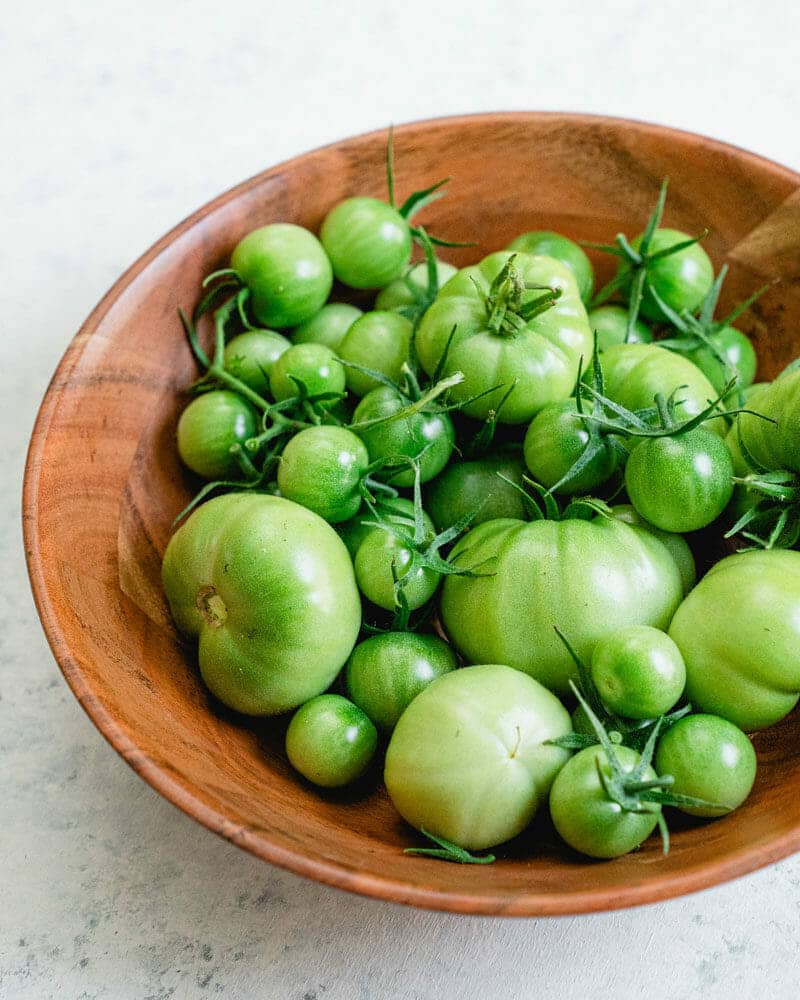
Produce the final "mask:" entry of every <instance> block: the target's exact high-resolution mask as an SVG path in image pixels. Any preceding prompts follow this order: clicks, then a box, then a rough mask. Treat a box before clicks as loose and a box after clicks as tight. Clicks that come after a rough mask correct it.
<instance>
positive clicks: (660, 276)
mask: <svg viewBox="0 0 800 1000" xmlns="http://www.w3.org/2000/svg"><path fill="white" fill-rule="evenodd" d="M641 239H642V238H641V236H637V237H636V239H634V240H631V246H632V247H633V248H634V250H638V249H639V245H640V243H641ZM688 239H691V237H690V236H689V235H688V234H687V233H682V232H680V230H678V229H656V231H655V232H654V233H653V238H652V240H651V241H650V246H649V248H648V255H650V256H653V255H655V254H658V253H660V252H661V251H662V250H667V249H668V248H669V247H672V246H675V244H676V243H683V242H684V240H688ZM713 282H714V267H713V265H712V263H711V261H710V260H709V258H708V254H707V253H706V252H705V250H704V249H703V248H702V247H701V246H700V244H699V243H694V244H693V245H692V246H690V247H686V248H685V249H684V250H678V252H677V253H673V254H670V255H669V256H667V257H660V258H659V259H658V260H655V261H653V262H652V263H651V264H648V265H647V281H646V282H645V286H644V294H643V295H642V305H641V312H642V315H643V316H644V317H645V318H646V319H649V320H653V321H655V320H666V319H667V318H668V317H666V316H665V315H664V314H663V313H662V311H661V308H660V307H659V306H658V305H657V303H656V300H655V299H654V298H653V295H652V292H651V291H650V289H651V288H654V289H655V290H656V293H657V294H658V295H659V296H660V298H661V299H662V301H663V302H664V303H666V305H668V306H669V307H670V308H671V309H673V310H674V311H675V312H676V313H681V312H682V311H683V310H684V309H686V310H688V311H689V312H694V311H695V309H697V307H698V306H699V305H700V303H701V302H702V301H703V299H704V298H705V297H706V296H707V295H708V293H709V291H710V290H711V285H712V284H713ZM622 291H623V294H627V293H628V292H629V288H623V290H622Z"/></svg>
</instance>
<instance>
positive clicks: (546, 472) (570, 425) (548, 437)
mask: <svg viewBox="0 0 800 1000" xmlns="http://www.w3.org/2000/svg"><path fill="white" fill-rule="evenodd" d="M589 409H590V404H587V406H586V408H585V409H584V412H586V411H587V410H589ZM589 438H590V435H589V431H588V430H587V424H586V421H585V420H583V419H582V417H580V416H579V415H578V411H577V406H576V403H575V400H574V399H565V400H562V401H561V402H558V403H548V405H547V406H545V408H544V409H543V410H540V411H539V413H537V414H536V416H535V417H534V418H533V420H532V421H531V423H530V426H529V427H528V430H527V431H526V433H525V441H524V443H523V450H524V454H525V464H526V465H527V467H528V470H529V472H530V473H531V475H532V476H533V478H534V479H535V480H536V481H537V482H538V483H541V484H542V486H545V487H546V488H547V489H551V488H552V487H554V486H555V485H556V484H557V483H559V482H560V481H561V479H562V478H563V477H564V476H565V475H566V474H567V473H568V472H569V470H570V469H571V468H572V466H573V465H574V464H575V462H577V461H578V459H579V458H580V457H581V455H583V453H584V451H585V450H586V446H587V445H588V443H589ZM617 461H618V459H617V454H616V452H615V451H614V449H613V448H612V446H611V444H610V442H609V443H608V444H607V445H606V447H604V448H603V450H602V451H599V452H598V453H597V455H596V456H595V457H594V458H593V459H592V461H591V462H590V463H589V465H587V466H586V467H585V468H584V469H583V471H582V472H581V473H580V475H579V476H578V477H577V479H573V480H572V481H571V482H568V483H565V484H564V486H563V487H559V490H558V492H560V493H567V494H570V495H576V494H586V493H591V492H592V490H595V489H597V487H598V486H601V485H602V484H603V483H605V482H607V481H608V480H609V479H610V478H611V476H612V475H613V474H614V470H615V469H616V467H617Z"/></svg>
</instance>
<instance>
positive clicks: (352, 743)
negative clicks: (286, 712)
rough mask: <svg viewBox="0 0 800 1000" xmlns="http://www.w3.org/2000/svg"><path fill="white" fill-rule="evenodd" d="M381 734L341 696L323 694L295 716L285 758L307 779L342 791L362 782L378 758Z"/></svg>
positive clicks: (358, 710)
mask: <svg viewBox="0 0 800 1000" xmlns="http://www.w3.org/2000/svg"><path fill="white" fill-rule="evenodd" d="M377 745H378V732H377V730H376V729H375V726H374V725H373V724H372V722H370V720H369V719H368V718H367V716H366V715H365V714H364V712H362V711H361V709H360V708H358V707H357V706H356V705H354V704H353V703H352V702H351V701H348V700H347V698H342V696H341V695H338V694H321V695H318V696H317V697H316V698H312V699H311V701H307V702H306V703H305V705H302V706H301V707H300V708H298V710H297V711H296V712H295V714H294V715H293V716H292V721H291V722H290V723H289V728H288V729H287V730H286V756H287V757H288V758H289V763H290V764H291V765H292V767H293V768H294V769H295V770H296V771H299V772H300V774H302V775H303V777H304V778H307V779H308V780H309V781H311V782H313V783H314V784H315V785H320V787H322V788H341V787H342V785H349V784H350V782H352V781H355V780H356V779H357V778H360V777H361V775H362V774H363V773H364V772H365V771H366V770H367V768H368V767H369V765H370V761H371V760H372V758H373V757H374V756H375V748H376V747H377Z"/></svg>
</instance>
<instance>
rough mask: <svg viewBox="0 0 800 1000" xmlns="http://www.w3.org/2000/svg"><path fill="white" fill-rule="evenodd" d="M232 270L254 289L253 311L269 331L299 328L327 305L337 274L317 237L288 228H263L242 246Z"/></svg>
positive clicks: (235, 253) (283, 225) (283, 224)
mask: <svg viewBox="0 0 800 1000" xmlns="http://www.w3.org/2000/svg"><path fill="white" fill-rule="evenodd" d="M231 267H232V268H233V270H234V271H236V273H237V274H238V275H239V276H240V278H241V279H242V281H243V282H244V284H245V285H246V286H247V288H249V289H250V300H249V302H250V307H251V308H252V310H253V315H254V316H255V317H256V319H257V320H258V322H259V323H263V324H264V326H267V327H273V326H276V327H287V326H297V324H298V323H303V322H305V320H307V319H309V318H310V317H311V316H313V315H314V313H316V312H317V311H318V310H319V309H321V308H322V306H323V305H324V303H325V300H326V299H327V298H328V296H329V295H330V291H331V287H332V285H333V271H332V270H331V262H330V261H329V260H328V257H327V255H326V254H325V251H324V250H323V248H322V244H321V243H320V242H319V240H318V239H317V237H316V236H314V234H313V233H310V232H309V231H308V230H307V229H303V228H302V227H301V226H295V225H292V224H291V223H288V222H273V223H272V224H271V225H269V226H262V227H261V229H255V230H254V231H253V232H252V233H248V235H247V236H245V237H244V239H243V240H241V241H240V242H239V243H238V244H237V245H236V248H235V249H234V251H233V253H232V254H231Z"/></svg>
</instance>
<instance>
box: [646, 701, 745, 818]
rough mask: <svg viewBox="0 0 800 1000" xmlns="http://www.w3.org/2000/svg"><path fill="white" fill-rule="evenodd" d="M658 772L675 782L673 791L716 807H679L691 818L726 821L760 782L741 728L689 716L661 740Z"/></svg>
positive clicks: (715, 718)
mask: <svg viewBox="0 0 800 1000" xmlns="http://www.w3.org/2000/svg"><path fill="white" fill-rule="evenodd" d="M656 770H657V771H658V773H659V774H671V775H672V777H673V778H674V779H675V781H674V783H673V784H672V785H671V786H670V789H669V790H670V791H671V792H674V793H675V794H676V795H690V796H692V797H693V798H697V799H704V800H705V801H706V802H716V803H719V804H720V806H721V808H718V809H715V808H713V807H712V806H679V807H678V808H679V809H680V810H681V812H685V813H689V815H690V816H724V815H725V813H729V812H732V811H733V810H734V809H736V808H737V807H738V806H740V805H741V804H742V803H743V802H744V800H745V799H746V798H747V796H748V795H749V794H750V790H751V789H752V787H753V782H754V781H755V779H756V752H755V750H754V749H753V744H752V743H751V742H750V740H749V739H748V738H747V737H746V736H745V734H744V733H743V732H742V730H741V729H739V727H738V726H734V724H733V723H732V722H728V721H727V719H721V718H720V717H719V716H718V715H687V716H686V717H685V718H683V719H679V720H678V721H677V722H676V723H675V724H674V725H673V726H671V727H670V728H669V729H668V730H667V732H666V733H664V735H663V736H662V737H661V740H660V741H659V744H658V748H657V750H656Z"/></svg>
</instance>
